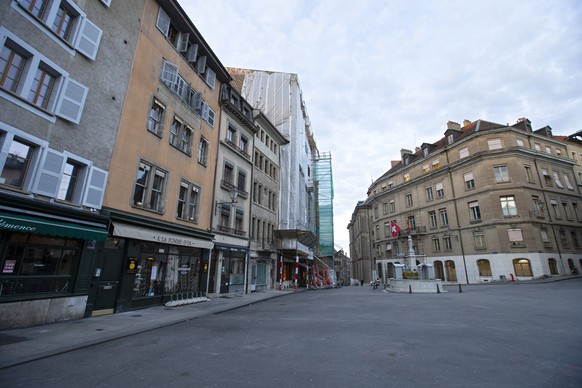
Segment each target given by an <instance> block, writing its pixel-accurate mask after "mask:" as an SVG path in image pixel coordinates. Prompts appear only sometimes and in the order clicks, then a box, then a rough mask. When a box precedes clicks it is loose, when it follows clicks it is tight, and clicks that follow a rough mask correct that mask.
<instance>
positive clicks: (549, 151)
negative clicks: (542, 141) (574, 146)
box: [546, 146, 552, 155]
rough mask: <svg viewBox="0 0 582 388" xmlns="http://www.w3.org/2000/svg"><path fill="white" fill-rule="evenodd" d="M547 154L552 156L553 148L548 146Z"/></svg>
mask: <svg viewBox="0 0 582 388" xmlns="http://www.w3.org/2000/svg"><path fill="white" fill-rule="evenodd" d="M546 154H550V155H551V154H552V147H550V146H546Z"/></svg>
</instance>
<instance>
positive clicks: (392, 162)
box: [390, 160, 400, 168]
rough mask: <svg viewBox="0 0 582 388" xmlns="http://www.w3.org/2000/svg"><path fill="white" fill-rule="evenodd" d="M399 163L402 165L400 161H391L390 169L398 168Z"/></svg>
mask: <svg viewBox="0 0 582 388" xmlns="http://www.w3.org/2000/svg"><path fill="white" fill-rule="evenodd" d="M398 163H400V160H391V161H390V168H394V166H396V165H397V164H398Z"/></svg>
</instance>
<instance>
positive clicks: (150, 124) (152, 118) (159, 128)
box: [146, 98, 166, 136]
mask: <svg viewBox="0 0 582 388" xmlns="http://www.w3.org/2000/svg"><path fill="white" fill-rule="evenodd" d="M165 111H166V107H165V106H164V105H162V104H161V103H160V102H159V101H158V100H157V99H155V98H154V100H153V102H152V106H151V108H150V113H149V115H148V121H147V123H146V128H147V130H148V131H150V132H152V133H155V134H156V135H158V136H161V135H162V132H163V129H164V127H163V120H164V112H165Z"/></svg>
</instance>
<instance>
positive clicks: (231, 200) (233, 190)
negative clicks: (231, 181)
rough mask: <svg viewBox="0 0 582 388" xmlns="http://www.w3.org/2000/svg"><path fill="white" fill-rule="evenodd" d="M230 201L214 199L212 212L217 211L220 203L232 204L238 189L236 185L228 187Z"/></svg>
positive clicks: (234, 201)
mask: <svg viewBox="0 0 582 388" xmlns="http://www.w3.org/2000/svg"><path fill="white" fill-rule="evenodd" d="M229 195H230V201H216V205H215V206H214V214H216V213H218V207H219V206H220V207H221V208H222V205H234V204H235V203H237V202H236V197H238V190H237V188H236V187H233V188H232V189H230V193H229Z"/></svg>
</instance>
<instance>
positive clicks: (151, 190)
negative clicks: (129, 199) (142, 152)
mask: <svg viewBox="0 0 582 388" xmlns="http://www.w3.org/2000/svg"><path fill="white" fill-rule="evenodd" d="M166 174H167V173H166V172H165V171H163V170H161V169H158V168H157V167H156V166H154V165H151V164H147V163H145V162H140V163H139V168H138V171H137V176H136V179H135V187H134V191H133V206H135V207H140V208H143V209H148V210H153V211H157V212H163V210H164V209H163V208H162V203H163V202H162V201H163V194H164V187H165V182H166Z"/></svg>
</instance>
